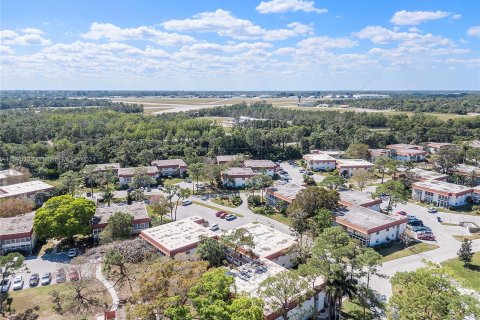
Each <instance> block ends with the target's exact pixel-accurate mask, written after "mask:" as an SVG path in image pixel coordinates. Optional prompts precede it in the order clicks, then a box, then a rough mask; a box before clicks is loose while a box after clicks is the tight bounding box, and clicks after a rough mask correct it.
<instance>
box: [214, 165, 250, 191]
mask: <svg viewBox="0 0 480 320" xmlns="http://www.w3.org/2000/svg"><path fill="white" fill-rule="evenodd" d="M255 175H257V173H255V172H254V171H253V170H252V168H243V167H232V168H228V169H227V170H225V171H222V173H221V177H222V184H223V186H224V187H227V188H244V187H245V186H246V184H247V181H248V180H249V179H250V178H252V177H253V176H255Z"/></svg>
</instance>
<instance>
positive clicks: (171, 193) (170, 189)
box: [163, 184, 180, 220]
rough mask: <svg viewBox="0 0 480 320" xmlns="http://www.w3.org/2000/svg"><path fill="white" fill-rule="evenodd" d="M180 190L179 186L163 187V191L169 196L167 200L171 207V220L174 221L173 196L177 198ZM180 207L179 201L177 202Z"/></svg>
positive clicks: (169, 185)
mask: <svg viewBox="0 0 480 320" xmlns="http://www.w3.org/2000/svg"><path fill="white" fill-rule="evenodd" d="M179 190H180V187H179V186H177V185H176V184H168V185H166V186H164V187H163V191H164V192H165V193H166V194H167V199H168V203H169V207H170V219H172V220H173V196H175V195H176V194H177V193H178V191H179ZM177 205H178V201H177Z"/></svg>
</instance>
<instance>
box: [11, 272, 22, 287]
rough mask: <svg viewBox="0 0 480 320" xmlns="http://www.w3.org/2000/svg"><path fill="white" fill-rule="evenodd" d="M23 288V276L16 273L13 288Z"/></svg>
mask: <svg viewBox="0 0 480 320" xmlns="http://www.w3.org/2000/svg"><path fill="white" fill-rule="evenodd" d="M22 288H23V277H22V276H21V275H18V276H16V277H15V279H13V286H12V289H13V290H21V289H22Z"/></svg>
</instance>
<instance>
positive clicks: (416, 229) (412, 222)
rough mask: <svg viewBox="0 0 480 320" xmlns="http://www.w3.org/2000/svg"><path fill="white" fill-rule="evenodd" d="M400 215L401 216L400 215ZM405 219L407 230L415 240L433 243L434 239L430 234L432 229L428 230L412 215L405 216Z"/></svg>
mask: <svg viewBox="0 0 480 320" xmlns="http://www.w3.org/2000/svg"><path fill="white" fill-rule="evenodd" d="M402 212H403V211H402ZM397 214H398V212H397ZM400 215H402V214H401V213H400ZM407 217H408V222H407V228H409V229H410V230H411V231H412V232H413V233H414V234H415V236H416V237H417V239H419V240H428V241H435V239H436V238H435V235H434V234H433V232H432V229H430V228H429V227H427V226H424V225H423V221H422V220H420V219H418V218H417V217H415V216H414V215H407Z"/></svg>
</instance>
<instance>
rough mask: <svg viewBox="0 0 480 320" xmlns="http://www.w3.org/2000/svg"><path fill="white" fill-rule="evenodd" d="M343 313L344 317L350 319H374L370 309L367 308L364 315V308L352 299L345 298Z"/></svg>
mask: <svg viewBox="0 0 480 320" xmlns="http://www.w3.org/2000/svg"><path fill="white" fill-rule="evenodd" d="M342 315H343V317H344V319H350V320H370V319H372V316H371V314H370V311H369V310H368V309H367V310H366V314H365V315H363V308H362V307H361V306H359V305H358V304H356V303H354V302H352V301H350V300H345V301H344V302H343V308H342Z"/></svg>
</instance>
